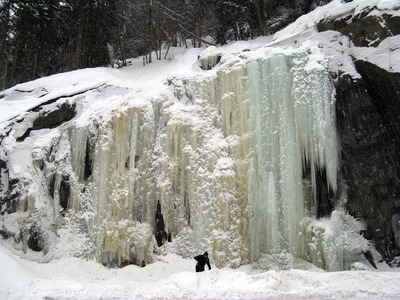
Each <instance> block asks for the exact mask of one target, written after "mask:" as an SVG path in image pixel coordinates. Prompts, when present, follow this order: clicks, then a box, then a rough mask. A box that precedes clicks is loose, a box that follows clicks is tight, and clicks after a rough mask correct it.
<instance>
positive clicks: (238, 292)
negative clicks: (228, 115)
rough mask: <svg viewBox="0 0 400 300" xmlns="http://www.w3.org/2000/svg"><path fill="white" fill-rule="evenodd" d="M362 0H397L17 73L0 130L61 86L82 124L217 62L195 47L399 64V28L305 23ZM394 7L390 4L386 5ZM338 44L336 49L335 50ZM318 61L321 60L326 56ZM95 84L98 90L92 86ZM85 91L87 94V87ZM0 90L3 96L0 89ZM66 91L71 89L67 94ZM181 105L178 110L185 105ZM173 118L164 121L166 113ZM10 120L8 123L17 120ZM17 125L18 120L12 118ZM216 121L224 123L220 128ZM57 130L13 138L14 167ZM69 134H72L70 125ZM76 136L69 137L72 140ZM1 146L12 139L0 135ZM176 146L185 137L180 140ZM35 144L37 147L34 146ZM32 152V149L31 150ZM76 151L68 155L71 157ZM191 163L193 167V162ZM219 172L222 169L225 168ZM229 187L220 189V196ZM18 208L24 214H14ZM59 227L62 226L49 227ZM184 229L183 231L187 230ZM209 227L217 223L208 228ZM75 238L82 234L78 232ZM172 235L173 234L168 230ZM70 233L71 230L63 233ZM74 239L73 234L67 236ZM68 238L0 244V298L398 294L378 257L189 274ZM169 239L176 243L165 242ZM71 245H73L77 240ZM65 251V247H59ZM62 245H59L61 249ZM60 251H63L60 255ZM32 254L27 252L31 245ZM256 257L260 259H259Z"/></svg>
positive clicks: (330, 65)
mask: <svg viewBox="0 0 400 300" xmlns="http://www.w3.org/2000/svg"><path fill="white" fill-rule="evenodd" d="M367 6H376V7H377V8H378V9H389V10H396V9H397V10H398V9H399V8H400V4H399V2H398V0H353V1H351V2H349V3H345V2H344V1H340V0H334V1H332V2H331V3H329V4H328V5H326V6H324V7H318V8H316V9H315V10H314V11H313V12H311V13H310V14H307V15H305V16H302V17H300V18H299V19H298V20H297V21H296V22H294V23H293V24H292V25H290V26H288V27H287V28H285V29H283V30H281V31H280V32H278V33H276V34H275V35H274V36H273V37H272V36H270V37H261V38H257V39H255V40H253V41H241V42H236V43H231V44H229V45H226V46H224V47H209V48H206V49H204V48H202V49H178V48H174V49H172V50H171V52H170V56H169V58H168V59H167V60H162V61H154V62H153V63H152V64H150V65H147V66H145V67H143V66H142V60H141V59H136V60H132V61H131V63H130V65H129V66H128V67H125V68H122V69H110V68H95V69H85V70H77V71H73V72H68V73H63V74H57V75H53V76H49V77H45V78H40V79H37V80H35V81H31V82H28V83H22V84H19V85H17V86H15V87H12V88H10V89H8V90H6V91H4V92H3V93H0V122H2V123H3V124H2V126H1V127H2V128H1V129H0V132H1V131H3V130H5V128H6V126H7V123H8V121H9V120H10V119H12V118H15V117H17V118H18V116H21V114H22V115H23V114H24V112H26V111H28V110H30V109H32V108H34V107H36V106H37V105H39V104H41V103H45V102H47V101H50V100H53V99H58V98H66V97H69V96H71V101H75V100H74V99H76V98H77V97H79V95H81V94H83V93H85V95H86V96H85V99H84V101H83V103H82V105H83V106H85V107H82V108H80V110H79V113H80V114H81V115H80V116H79V118H76V120H77V123H76V127H77V128H79V127H82V128H83V127H84V126H85V125H87V123H88V122H89V120H90V119H91V118H93V116H94V115H96V116H103V117H104V118H107V117H109V116H110V115H112V114H110V113H109V112H110V111H113V110H115V111H119V112H120V111H121V107H127V109H128V107H130V106H132V104H134V106H136V107H137V106H140V105H143V106H146V105H149V100H151V99H153V98H158V97H159V96H160V95H163V94H168V91H169V90H168V86H167V84H166V83H167V82H168V81H169V80H177V79H176V78H182V77H196V76H205V75H206V76H214V75H215V74H216V72H218V70H220V69H219V67H218V66H217V67H216V68H214V69H212V70H209V71H204V70H202V69H201V68H200V66H199V64H198V62H197V58H198V56H200V57H202V58H205V59H208V58H209V59H214V58H215V57H216V55H222V58H221V62H220V64H221V65H232V66H234V65H236V66H237V62H238V58H237V57H238V55H240V56H241V57H244V58H247V59H248V61H250V60H255V59H257V58H258V57H265V56H266V55H267V56H268V55H271V56H272V55H273V54H276V53H284V54H285V53H288V54H290V53H293V51H295V50H296V49H298V48H300V47H301V48H303V49H305V50H307V49H310V50H312V51H310V53H311V57H312V59H310V61H309V63H308V64H307V65H306V66H305V67H304V70H305V71H310V70H315V69H323V68H327V69H330V70H337V69H338V67H339V66H340V67H341V69H343V70H345V71H346V72H347V73H349V74H351V75H352V76H354V77H357V76H359V75H358V74H357V72H356V71H355V69H354V67H353V64H352V61H351V59H350V57H351V56H353V57H355V58H359V59H365V60H368V61H371V62H373V63H375V64H377V65H378V66H380V67H382V68H384V69H386V70H389V71H391V72H400V36H395V37H390V38H387V39H386V40H384V41H382V42H381V44H380V45H379V46H378V47H376V48H358V47H354V45H352V43H351V42H350V41H349V39H348V38H347V37H345V36H342V35H341V34H340V33H337V32H333V31H328V32H322V33H318V32H317V30H316V29H315V25H316V23H317V22H318V20H321V19H322V18H334V17H338V16H344V15H347V14H349V13H357V12H360V11H362V10H363V9H365V8H366V7H367ZM393 13H397V14H398V11H394V12H393ZM343 54H345V55H343ZM327 61H328V62H327ZM105 86H107V88H105V89H103V90H102V93H103V98H102V99H99V97H98V95H95V94H94V91H98V90H100V89H99V88H101V87H105ZM91 91H93V95H92V94H91ZM1 95H3V97H2V96H1ZM74 97H75V98H74ZM174 104H175V105H173V104H171V103H169V104H168V105H170V106H169V108H168V109H169V110H170V111H171V112H172V111H174V113H173V115H174V116H178V115H179V113H180V114H181V115H179V117H180V119H181V120H179V122H177V125H179V124H180V123H181V122H182V120H184V122H188V123H192V124H196V123H198V125H197V126H198V127H199V128H200V127H201V123H200V122H199V120H198V119H197V115H196V114H191V111H190V109H191V108H189V107H188V106H185V105H183V104H182V103H174ZM186 112H187V114H186ZM170 125H171V126H172V125H173V122H171V123H170ZM17 130H18V128H17ZM19 130H21V132H23V131H24V128H20V129H19ZM226 130H229V128H228V129H226ZM59 135H60V132H59V131H58V130H52V131H48V130H41V131H40V132H38V133H37V134H34V133H32V135H31V136H32V137H35V139H33V141H34V143H33V144H32V143H31V140H29V139H30V138H27V139H26V141H24V142H23V146H24V147H22V148H19V149H20V150H18V151H19V152H18V153H13V155H12V156H13V158H14V160H13V162H14V163H13V164H12V168H13V170H12V172H13V173H14V174H19V173H21V172H22V173H23V172H24V169H26V168H33V167H32V166H30V165H29V166H24V164H27V160H24V157H26V156H27V155H29V153H32V152H33V153H34V155H36V154H37V155H38V156H40V155H41V154H43V152H41V151H39V150H40V149H42V148H43V147H46V146H48V145H49V144H50V142H49V141H50V140H52V139H57V138H59ZM77 136H78V134H77ZM76 143H79V140H77V141H76ZM211 143H212V145H210V149H211V148H213V149H214V151H215V152H216V151H219V150H218V149H219V148H220V149H225V148H228V147H229V145H226V144H223V143H226V140H224V139H221V138H220V137H219V136H215V137H214V138H213V139H212V140H211ZM8 146H9V148H8V149H7V150H8V151H9V152H10V153H11V152H12V150H13V144H10V145H8ZM186 147H190V145H187V146H186ZM35 149H37V151H35ZM38 159H40V157H38ZM78 159H79V158H77V160H78ZM232 165H233V162H232V160H231V159H230V158H228V157H221V158H219V159H218V162H217V168H216V173H217V174H215V176H217V175H218V176H221V175H220V174H223V173H227V172H229V170H230V169H231V168H232ZM200 171H201V169H199V172H200ZM226 177H229V174H228V175H227V176H226ZM229 197H233V196H232V195H230V194H228V193H227V194H226V198H229ZM19 217H20V218H21V217H24V216H23V215H19ZM18 222H20V220H18V219H16V218H15V219H12V217H11V218H10V220H9V223H8V224H7V225H8V229H9V230H13V231H14V228H15V232H17V227H18ZM330 222H331V220H330V219H329V220H328V219H322V220H312V223H311V224H310V226H314V227H317V228H324V229H325V231H326V233H327V234H332V233H331V230H332V226H331V224H330ZM59 234H60V236H62V235H63V234H64V235H66V238H71V237H70V236H68V234H69V233H68V232H66V233H63V231H60V232H59ZM188 234H191V232H189V233H188ZM216 234H218V232H217V233H216ZM77 238H79V239H81V240H82V239H84V237H80V236H78V237H77ZM177 238H179V237H177ZM73 241H74V240H73ZM75 241H76V240H75ZM74 246H76V245H75V244H74V243H71V248H68V249H58V250H59V251H58V252H57V253H58V256H57V257H56V259H54V260H52V261H51V262H49V263H38V262H34V261H28V260H23V259H21V258H19V257H18V256H16V255H14V254H12V253H10V252H9V251H8V250H6V249H5V248H3V247H0V266H1V269H0V299H28V300H29V299H266V298H268V299H332V298H335V299H364V298H370V299H398V298H399V297H400V285H399V284H398V283H399V282H400V272H398V271H397V269H395V270H393V269H390V268H389V267H387V266H386V265H385V264H378V266H379V270H377V271H375V270H374V269H373V268H372V267H371V266H370V265H369V264H368V262H366V261H361V262H357V263H355V264H354V265H353V270H352V271H347V272H325V271H323V270H321V269H318V268H316V267H315V266H311V265H308V264H306V263H304V262H302V263H300V264H296V263H294V264H293V265H294V266H297V265H299V268H298V269H291V270H274V268H270V270H269V271H266V270H265V268H261V265H262V263H263V262H265V263H266V264H268V266H270V261H269V260H268V258H261V259H260V261H259V263H258V264H257V263H254V264H253V265H245V266H242V267H240V268H238V269H229V268H223V269H218V268H217V267H215V266H214V265H213V269H212V270H211V271H206V272H204V273H201V274H198V273H195V272H194V264H195V262H194V260H190V259H184V258H182V257H181V256H178V255H175V254H168V255H165V256H164V255H159V256H158V257H157V258H156V261H155V262H154V263H152V264H148V265H147V266H146V267H144V268H140V267H138V266H133V265H129V266H127V267H124V268H120V269H108V268H106V267H103V266H102V265H101V264H99V263H98V262H95V261H91V260H89V261H87V260H84V259H80V258H73V257H69V256H68V255H67V254H71V252H74V251H75V250H74ZM175 246H176V245H175ZM78 248H79V247H78ZM63 251H65V253H63ZM67 252H68V253H67ZM64 254H65V255H64ZM32 257H33V254H32ZM263 259H265V260H264V261H263Z"/></svg>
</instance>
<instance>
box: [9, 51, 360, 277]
mask: <svg viewBox="0 0 400 300" xmlns="http://www.w3.org/2000/svg"><path fill="white" fill-rule="evenodd" d="M211 54H212V53H211ZM218 55H219V54H218ZM311 55H312V54H311V51H310V50H307V49H306V50H304V49H303V50H297V51H292V52H290V53H284V52H281V53H280V52H277V53H268V51H267V50H259V51H258V54H257V55H255V54H254V53H252V54H251V55H250V53H249V52H242V53H239V54H235V55H231V56H229V57H225V58H224V57H222V58H221V57H220V58H219V61H218V62H219V65H218V67H215V68H213V69H211V70H204V71H199V73H198V74H197V75H196V76H192V77H185V76H174V77H171V78H169V80H168V84H169V93H166V94H164V95H163V96H159V97H158V98H153V99H151V100H149V101H147V102H141V103H140V104H139V103H136V102H135V101H132V103H131V104H129V105H126V106H124V107H120V108H119V109H117V110H115V111H112V112H111V113H109V114H107V115H101V116H99V115H95V114H94V115H93V116H92V117H88V116H87V115H86V114H87V113H88V112H84V111H80V112H79V114H78V116H77V117H76V118H75V119H74V120H73V122H71V125H70V126H69V127H68V128H65V127H64V130H61V129H60V130H56V131H52V132H53V133H52V134H53V135H52V137H51V138H49V137H47V138H45V137H37V140H36V142H37V143H38V147H36V148H35V149H33V150H32V153H33V154H35V155H36V156H35V157H37V160H36V161H37V165H34V166H28V167H27V169H29V170H31V171H30V172H31V173H30V174H33V175H32V176H33V177H35V178H36V179H29V178H28V179H27V181H30V182H31V183H30V186H31V187H33V186H35V185H34V184H33V183H34V182H36V183H37V182H38V181H39V182H41V183H40V184H38V186H39V187H41V188H42V189H43V191H42V192H41V193H40V195H41V197H42V198H46V197H47V198H46V199H48V200H47V201H48V202H49V203H52V204H51V206H53V207H54V209H53V212H52V213H49V214H50V215H51V216H49V215H46V216H43V218H47V219H51V218H53V221H51V222H52V223H53V225H54V226H53V225H52V226H53V227H57V226H58V227H60V226H61V224H63V223H64V225H62V228H59V229H58V235H59V242H58V243H59V244H58V246H57V247H55V250H52V251H54V252H55V253H56V254H57V253H59V252H60V251H69V252H70V254H71V255H78V256H84V257H91V256H94V257H96V259H97V260H98V261H99V262H102V263H103V264H105V265H108V266H123V265H125V264H128V263H135V264H138V265H143V264H147V263H149V262H151V261H152V259H153V252H154V251H155V252H175V253H178V254H180V255H182V256H184V257H190V256H192V255H194V254H197V253H198V252H199V251H203V250H205V249H207V250H208V252H209V253H210V254H211V257H212V261H213V262H214V263H215V264H216V265H217V266H218V267H223V266H229V267H239V266H240V265H242V264H247V263H253V262H257V261H259V260H260V259H261V258H263V257H265V255H267V256H269V257H272V259H273V260H276V261H278V262H282V267H287V266H288V265H290V261H291V258H293V257H294V258H300V259H304V260H307V261H310V262H312V263H314V264H316V265H317V266H319V267H322V268H325V269H328V270H342V269H348V268H349V267H350V264H351V263H352V262H353V261H354V260H355V257H356V255H358V254H359V253H360V252H361V251H363V250H365V249H366V248H367V245H366V243H365V240H364V239H363V238H362V237H360V236H359V234H358V231H357V230H356V229H354V228H355V227H356V225H354V224H355V223H354V222H355V220H354V219H352V217H350V216H348V215H346V214H345V213H344V212H343V211H341V210H340V205H338V206H337V207H336V209H337V210H335V211H334V212H333V213H332V217H331V219H329V217H328V219H327V220H328V221H327V222H326V224H324V226H322V225H321V224H319V223H318V222H315V221H313V220H314V218H315V216H316V210H317V203H316V201H317V199H316V185H317V180H318V179H317V176H316V172H317V171H318V172H322V173H324V175H325V176H326V185H327V186H328V189H329V190H330V191H332V193H337V189H338V183H337V182H338V142H337V137H336V124H335V110H334V99H335V97H334V96H335V95H334V87H333V84H332V82H331V79H330V77H329V74H328V72H327V70H326V69H325V67H324V62H323V61H321V62H318V61H317V60H315V59H311V58H310V57H311ZM210 57H215V56H212V55H211V56H210ZM218 57H219V56H218ZM213 65H215V63H213ZM205 69H208V68H205ZM96 93H98V94H96ZM99 94H100V96H101V97H105V96H104V95H105V93H104V91H100V92H99V90H97V91H96V90H94V91H91V92H90V95H89V94H86V95H85V96H77V97H75V98H72V99H71V101H72V102H73V101H76V102H79V101H81V100H82V97H83V99H84V97H89V96H90V97H100V96H99ZM79 97H81V98H79ZM126 97H133V98H134V94H127V95H126ZM109 101H111V99H109ZM82 105H83V104H82ZM77 107H78V108H79V107H80V106H79V105H78V106H77ZM83 116H85V118H87V119H89V120H91V121H90V122H89V123H90V124H89V125H88V122H80V118H83ZM54 132H55V133H57V134H55V133H54ZM32 138H33V137H30V139H32ZM41 139H43V141H47V144H46V143H44V144H46V147H43V145H41V144H40V143H39V141H41ZM24 149H25V148H24ZM15 167H17V166H15ZM32 170H33V171H32ZM34 170H36V171H34ZM305 171H307V172H309V173H310V174H311V175H310V177H309V178H305V177H304V172H305ZM11 172H12V171H11ZM46 186H47V187H50V188H48V190H50V192H46V191H45V190H46ZM28 194H29V193H28ZM337 198H338V200H337V203H339V202H340V201H341V199H340V197H339V196H337ZM51 199H54V202H52V201H51ZM32 201H33V200H32ZM32 201H31V202H29V203H30V204H29V203H28V204H27V205H30V206H32V205H33V204H32ZM157 203H160V207H161V213H162V216H163V221H164V224H163V226H164V228H161V229H160V230H164V232H165V236H167V237H168V238H167V240H168V241H167V240H165V239H164V240H163V241H162V242H163V243H164V245H163V246H161V247H157V244H156V242H155V239H154V231H155V222H156V220H155V213H156V209H157ZM32 210H35V211H38V210H39V209H38V208H36V209H32ZM59 212H60V213H59ZM62 216H63V217H62ZM353 223H354V224H353ZM327 224H328V225H327ZM352 224H353V225H352ZM49 227H51V226H50V225H49ZM71 233H72V234H71ZM42 238H43V239H44V240H46V239H47V240H48V239H49V238H46V236H45V235H44V234H43V235H42ZM53 239H54V237H53ZM78 240H79V241H78ZM349 241H353V243H352V244H351V243H349ZM71 244H74V247H70V245H71ZM60 245H61V246H60ZM62 245H65V247H62ZM49 251H50V250H49ZM289 267H290V266H289Z"/></svg>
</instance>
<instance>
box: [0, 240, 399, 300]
mask: <svg viewBox="0 0 400 300" xmlns="http://www.w3.org/2000/svg"><path fill="white" fill-rule="evenodd" d="M0 265H1V266H2V267H1V270H0V299H9V300H12V299H24V300H35V299H365V298H368V299H398V297H399V295H400V286H399V285H398V282H399V280H400V272H391V271H380V272H374V271H371V270H364V271H348V272H331V273H328V272H324V271H322V270H319V269H316V268H314V269H312V270H299V269H293V270H288V271H274V270H270V271H264V270H260V269H256V268H254V267H251V266H244V267H241V268H239V269H236V270H232V269H228V268H224V269H218V268H216V267H215V266H213V265H212V269H211V270H208V268H206V271H205V272H203V273H195V272H194V265H195V260H194V259H192V260H190V259H183V258H182V257H180V256H177V255H174V254H168V255H166V256H159V259H158V260H157V261H156V262H154V263H153V264H150V265H147V266H146V267H144V268H141V267H138V266H133V265H129V266H127V267H124V268H120V269H108V268H105V267H103V266H102V265H100V264H98V263H96V262H94V261H83V260H81V259H78V258H63V259H59V260H54V261H52V262H51V263H46V264H40V263H37V262H29V261H25V260H22V259H20V258H19V257H17V256H14V255H13V254H11V253H10V252H9V251H8V250H5V249H4V248H2V247H0Z"/></svg>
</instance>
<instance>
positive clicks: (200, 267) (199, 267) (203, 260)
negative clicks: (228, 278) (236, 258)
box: [194, 251, 211, 272]
mask: <svg viewBox="0 0 400 300" xmlns="http://www.w3.org/2000/svg"><path fill="white" fill-rule="evenodd" d="M194 259H195V260H197V264H196V272H203V271H204V266H205V265H206V264H207V266H208V269H209V270H211V265H210V260H209V259H208V253H207V251H206V252H204V253H203V254H200V255H197V256H195V257H194Z"/></svg>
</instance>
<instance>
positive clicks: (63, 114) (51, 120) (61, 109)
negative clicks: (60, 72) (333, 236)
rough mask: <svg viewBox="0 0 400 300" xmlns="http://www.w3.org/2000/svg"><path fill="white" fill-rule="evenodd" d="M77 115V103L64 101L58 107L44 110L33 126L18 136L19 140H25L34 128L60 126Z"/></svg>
mask: <svg viewBox="0 0 400 300" xmlns="http://www.w3.org/2000/svg"><path fill="white" fill-rule="evenodd" d="M75 115H76V111H75V103H74V104H69V103H68V102H64V103H62V104H61V105H60V106H58V108H57V109H54V110H51V111H42V112H41V113H40V114H39V116H38V117H37V118H36V119H35V121H34V122H33V125H32V127H30V128H28V130H27V131H26V132H25V133H24V134H23V135H22V136H20V137H18V138H17V141H18V142H22V141H24V140H25V139H26V138H27V137H28V136H29V135H30V133H31V131H32V130H40V129H44V128H55V127H58V126H60V125H61V124H63V123H64V122H67V121H69V120H71V119H72V118H73V117H75Z"/></svg>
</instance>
